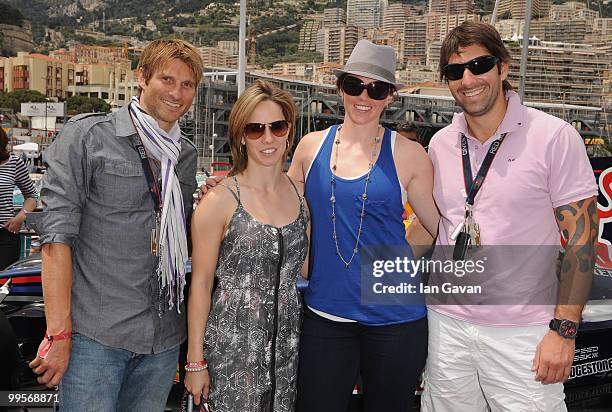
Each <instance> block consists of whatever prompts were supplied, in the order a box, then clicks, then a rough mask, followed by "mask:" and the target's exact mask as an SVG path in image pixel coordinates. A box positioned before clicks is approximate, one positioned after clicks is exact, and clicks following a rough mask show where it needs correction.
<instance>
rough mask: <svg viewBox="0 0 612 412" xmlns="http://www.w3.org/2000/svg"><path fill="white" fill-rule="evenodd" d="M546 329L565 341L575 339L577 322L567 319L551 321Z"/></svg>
mask: <svg viewBox="0 0 612 412" xmlns="http://www.w3.org/2000/svg"><path fill="white" fill-rule="evenodd" d="M548 327H549V328H550V329H551V330H554V331H555V332H557V333H558V334H559V336H561V337H563V338H566V339H576V335H578V322H574V321H571V320H568V319H553V320H551V321H550V323H549V324H548Z"/></svg>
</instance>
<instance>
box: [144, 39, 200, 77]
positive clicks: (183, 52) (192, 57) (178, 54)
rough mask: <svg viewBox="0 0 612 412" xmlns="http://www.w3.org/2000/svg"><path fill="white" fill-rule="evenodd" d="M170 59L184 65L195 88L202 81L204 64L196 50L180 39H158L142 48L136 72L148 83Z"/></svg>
mask: <svg viewBox="0 0 612 412" xmlns="http://www.w3.org/2000/svg"><path fill="white" fill-rule="evenodd" d="M172 59H179V60H180V61H182V62H183V63H185V64H186V65H187V66H189V68H190V69H191V71H192V72H193V75H194V76H195V79H196V86H197V85H198V84H199V83H200V80H202V72H203V71H204V62H203V61H202V57H200V53H198V50H197V49H196V48H195V47H194V46H193V45H192V44H191V43H188V42H186V41H184V40H181V39H158V40H155V41H152V42H151V43H149V44H148V45H147V47H145V48H144V50H143V51H142V55H141V56H140V60H139V61H138V67H137V68H136V71H137V72H140V73H142V76H143V77H144V79H145V82H146V83H149V80H151V77H152V76H153V73H155V71H156V70H160V69H163V68H164V67H165V65H166V64H167V63H168V62H169V61H170V60H172Z"/></svg>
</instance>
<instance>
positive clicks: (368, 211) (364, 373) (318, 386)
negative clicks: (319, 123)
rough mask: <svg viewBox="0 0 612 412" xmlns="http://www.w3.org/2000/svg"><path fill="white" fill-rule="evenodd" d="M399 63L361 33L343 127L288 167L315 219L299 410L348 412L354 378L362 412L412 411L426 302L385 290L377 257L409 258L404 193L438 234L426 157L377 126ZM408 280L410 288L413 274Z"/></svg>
mask: <svg viewBox="0 0 612 412" xmlns="http://www.w3.org/2000/svg"><path fill="white" fill-rule="evenodd" d="M395 64H396V58H395V52H394V50H393V48H391V47H388V46H378V45H374V44H372V43H370V42H368V41H366V40H361V41H359V42H358V43H357V46H356V47H355V49H354V50H353V52H352V53H351V55H350V57H349V59H348V61H347V63H346V65H345V67H344V69H343V70H338V71H337V72H336V75H337V76H338V79H337V83H336V84H337V87H338V90H339V93H340V96H341V97H342V100H343V104H344V108H345V111H346V116H345V118H344V120H343V122H342V124H340V125H337V126H333V127H331V128H330V129H328V130H325V131H319V132H314V133H310V134H309V135H307V136H305V137H304V138H302V140H301V141H300V143H299V145H298V146H297V149H296V151H295V154H294V157H293V161H292V164H291V168H290V170H289V175H290V176H291V177H292V178H293V179H295V180H297V181H302V182H305V196H306V199H307V201H308V205H309V208H310V211H311V217H312V242H311V252H310V253H311V259H310V264H311V270H310V277H309V286H308V288H307V290H306V293H305V296H304V298H305V303H306V312H305V315H304V322H303V326H302V334H301V341H300V354H299V368H298V369H299V372H298V411H302V412H311V411H317V412H325V411H329V412H339V411H346V410H347V407H348V403H349V400H350V396H351V393H352V389H353V386H354V385H355V382H356V380H357V377H358V375H359V374H361V377H362V379H363V390H364V406H365V411H367V412H374V411H405V410H408V408H409V406H411V404H412V402H413V400H414V390H415V387H416V384H417V382H418V379H419V377H420V373H421V370H422V368H423V366H424V364H425V357H426V351H427V322H426V319H425V317H426V309H425V305H424V299H423V297H422V296H421V295H419V294H418V293H414V294H410V295H409V297H408V298H407V297H406V296H407V295H408V294H403V295H402V294H397V293H386V292H385V290H386V291H387V292H388V291H389V289H383V287H384V285H387V283H388V282H391V283H389V285H391V284H392V282H393V279H399V278H398V277H397V276H398V273H397V271H396V272H395V273H394V275H395V276H396V277H393V276H392V275H390V274H384V275H383V274H382V272H383V271H382V268H385V267H384V265H382V264H380V263H381V262H383V263H384V261H385V260H386V261H387V262H386V263H389V262H393V261H394V260H395V257H398V258H399V257H401V258H406V259H407V260H412V259H413V258H414V256H413V255H412V250H411V248H410V247H409V245H408V243H407V241H406V239H405V229H404V225H403V222H402V212H403V205H404V203H405V201H406V200H407V199H409V200H410V204H411V206H412V207H413V209H414V211H415V213H416V215H417V216H418V217H419V219H420V221H421V223H422V225H423V226H424V227H425V228H426V229H427V230H428V231H429V232H430V233H431V234H432V236H434V237H435V233H436V231H437V225H438V219H439V216H438V212H437V209H436V207H435V204H434V201H433V197H432V186H433V168H432V166H431V163H430V161H429V158H428V157H427V154H426V153H425V151H424V150H423V148H422V147H421V146H420V145H419V144H418V143H415V142H411V141H409V140H408V139H404V138H401V137H400V138H399V139H397V140H396V139H395V132H391V131H390V130H389V129H386V128H384V127H382V126H381V125H380V124H379V121H380V116H381V114H382V112H383V111H384V109H385V107H386V106H387V105H388V104H390V103H391V101H392V100H393V94H394V92H395V91H396V89H397V83H396V82H395V75H394V73H395ZM366 255H367V256H369V257H368V258H366ZM382 255H385V258H384V259H382V260H381V256H382ZM368 259H373V260H377V261H378V262H374V263H373V264H372V265H373V266H372V265H370V266H368V265H369V263H368ZM374 268H376V269H377V270H376V275H375V276H374V273H375V272H374V270H373V269H374ZM362 269H363V273H362ZM400 271H401V270H400ZM403 275H406V273H403ZM405 279H407V280H411V281H412V283H413V284H415V285H418V275H417V276H416V277H414V278H411V277H410V276H405ZM386 282H387V283H386ZM399 295H402V296H399Z"/></svg>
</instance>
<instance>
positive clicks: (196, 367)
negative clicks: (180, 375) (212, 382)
mask: <svg viewBox="0 0 612 412" xmlns="http://www.w3.org/2000/svg"><path fill="white" fill-rule="evenodd" d="M206 368H208V362H206V359H202V360H201V361H199V362H187V363H186V364H185V371H186V372H200V371H203V370H204V369H206Z"/></svg>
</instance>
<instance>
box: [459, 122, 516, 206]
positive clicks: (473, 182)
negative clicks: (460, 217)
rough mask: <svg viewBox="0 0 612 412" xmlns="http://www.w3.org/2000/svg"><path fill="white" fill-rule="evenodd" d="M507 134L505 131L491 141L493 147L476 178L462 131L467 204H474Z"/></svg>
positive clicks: (462, 157) (490, 148)
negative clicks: (473, 175)
mask: <svg viewBox="0 0 612 412" xmlns="http://www.w3.org/2000/svg"><path fill="white" fill-rule="evenodd" d="M507 134H508V133H503V134H502V135H501V136H500V137H499V139H497V140H495V141H494V142H493V143H491V147H489V151H488V152H487V155H486V157H485V158H484V160H483V162H482V165H480V169H478V173H476V179H473V177H472V164H471V162H470V151H469V149H468V143H467V137H465V134H463V133H461V160H462V163H463V181H464V183H465V190H466V191H467V199H466V201H465V203H466V205H468V206H473V205H474V199H475V198H476V195H477V194H478V191H479V190H480V188H481V187H482V184H483V182H484V180H485V177H487V173H488V172H489V168H490V167H491V163H492V162H493V158H494V157H495V155H496V154H497V151H498V149H499V147H500V146H501V144H502V142H503V141H504V139H505V138H506V135H507Z"/></svg>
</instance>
